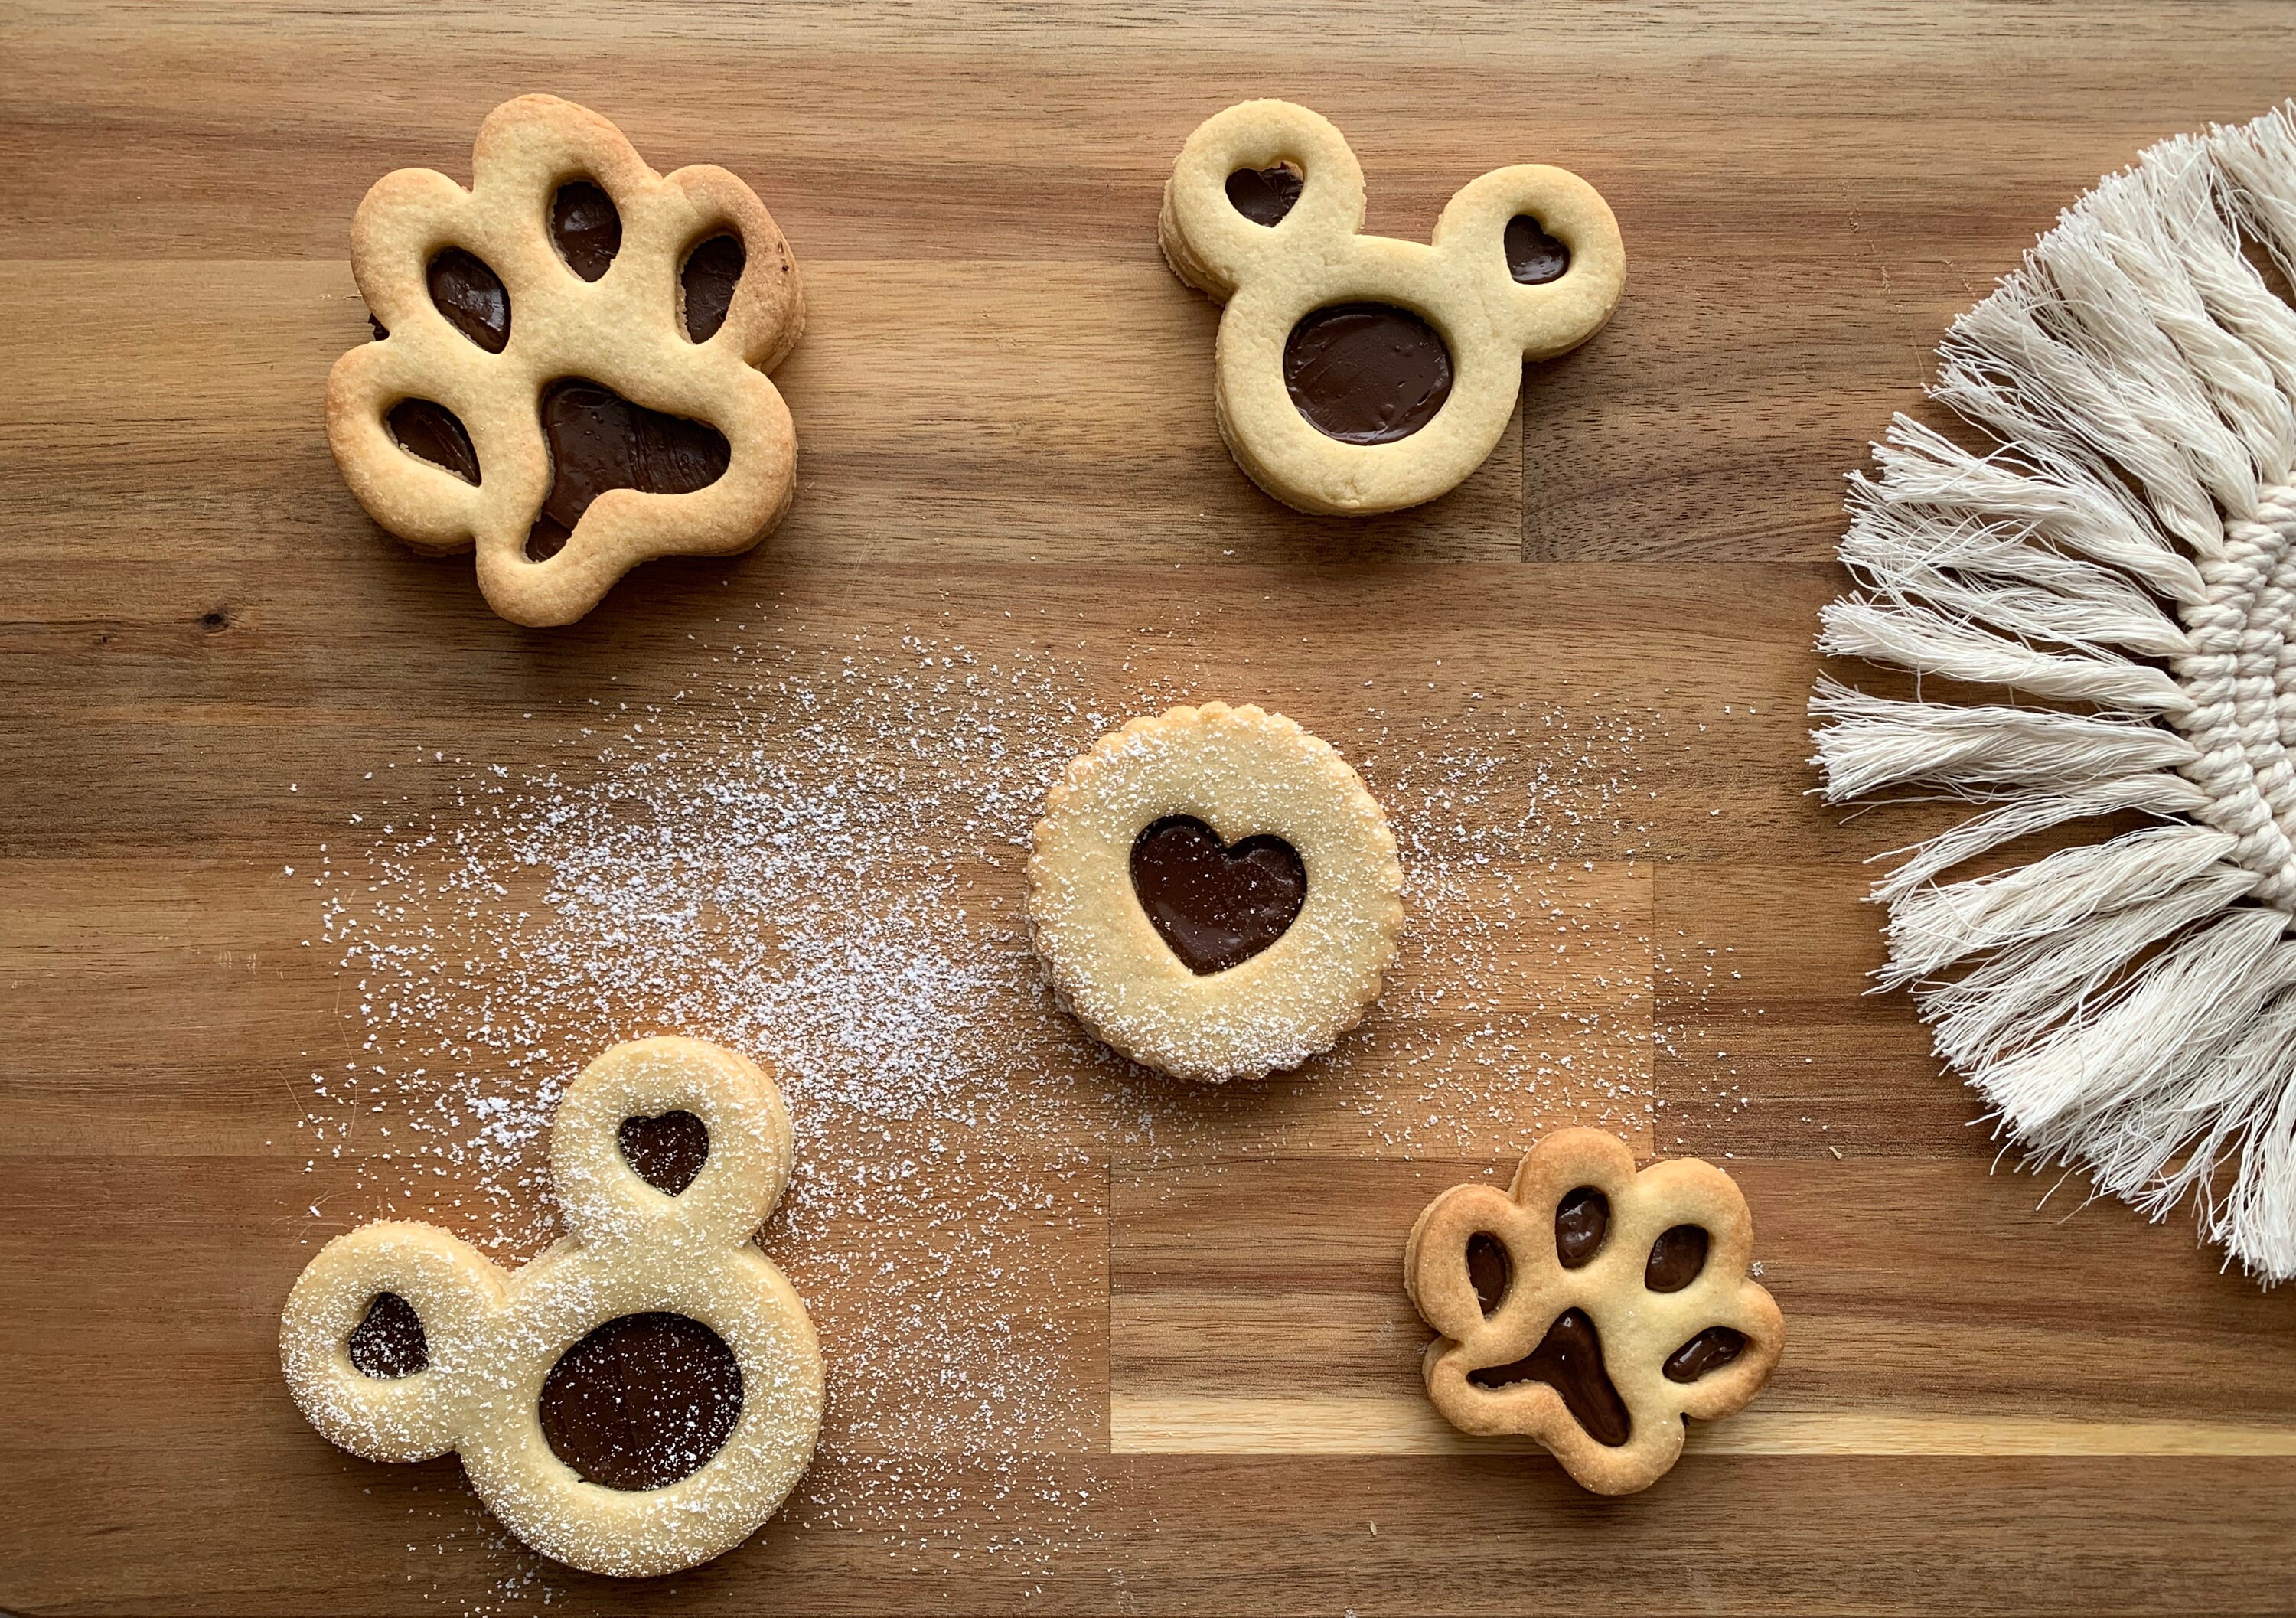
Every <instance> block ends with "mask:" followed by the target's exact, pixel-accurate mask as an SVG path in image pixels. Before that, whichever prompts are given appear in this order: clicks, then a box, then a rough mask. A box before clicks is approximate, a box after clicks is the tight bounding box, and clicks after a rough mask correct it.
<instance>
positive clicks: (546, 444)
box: [327, 95, 805, 625]
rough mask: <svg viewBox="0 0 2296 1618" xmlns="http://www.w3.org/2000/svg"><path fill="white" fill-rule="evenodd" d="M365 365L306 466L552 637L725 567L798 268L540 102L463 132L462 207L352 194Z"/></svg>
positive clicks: (703, 183) (380, 192) (798, 304)
mask: <svg viewBox="0 0 2296 1618" xmlns="http://www.w3.org/2000/svg"><path fill="white" fill-rule="evenodd" d="M351 273H352V274H353V275H356V276H357V279H358V287H359V293H360V295H361V296H362V297H364V298H365V300H366V306H367V308H368V309H369V310H370V311H372V318H373V325H374V333H375V340H374V341H373V342H370V343H364V344H361V345H360V346H359V347H357V348H356V349H351V350H350V351H349V352H348V353H347V354H345V355H344V356H343V357H341V358H340V359H339V360H337V361H336V362H335V366H334V369H333V371H332V373H331V374H329V375H328V378H327V442H328V444H329V446H330V447H331V448H332V449H333V451H334V455H335V464H336V465H338V466H339V467H340V468H341V469H342V474H343V479H344V480H345V481H346V482H348V484H349V485H350V487H351V492H352V493H353V494H355V495H357V497H358V501H359V504H360V505H364V506H365V507H366V509H367V513H368V514H369V515H371V516H372V517H373V518H374V520H375V521H376V522H380V523H381V524H382V526H383V527H385V528H387V529H389V530H390V531H391V532H392V533H394V534H396V535H398V537H399V538H401V539H403V540H405V541H406V543H407V545H409V546H412V547H413V548H414V549H415V550H418V551H422V552H424V553H426V554H446V553H447V552H450V551H460V550H468V549H470V548H471V547H472V546H476V547H477V549H478V567H479V588H480V591H481V592H483V593H484V595H486V598H487V601H488V604H489V605H491V606H492V607H493V608H494V609H495V611H496V612H499V613H501V614H502V615H503V616H504V618H507V619H509V620H512V622H514V623H521V624H534V625H545V624H565V623H571V622H573V621H574V620H576V619H578V618H579V617H581V616H582V615H583V614H584V613H585V612H588V611H589V610H590V609H591V608H592V607H594V606H595V605H596V604H598V601H599V599H600V598H601V597H602V596H603V595H605V593H606V591H607V590H608V589H609V588H611V587H612V585H613V583H614V581H615V580H616V579H619V578H620V577H621V576H622V575H623V574H624V573H626V572H627V571H629V570H630V569H631V568H633V567H635V566H636V565H637V564H638V563H641V562H644V561H647V560H649V559H651V558H652V557H656V556H668V555H696V556H723V555H728V554H732V553H734V552H736V551H743V550H747V549H748V548H749V547H750V546H753V545H755V544H756V543H757V542H758V540H759V539H761V538H764V537H765V536H766V535H767V533H769V532H771V531H772V530H773V528H774V526H775V524H776V523H778V522H780V521H781V520H782V518H783V515H784V514H785V513H787V512H788V510H789V506H790V500H791V496H792V495H793V493H794V492H795V490H796V488H797V434H796V431H795V429H794V428H793V427H792V426H791V423H790V414H789V409H788V407H786V406H785V405H783V402H782V396H781V395H780V393H779V392H777V391H776V390H775V388H774V385H773V383H771V382H767V380H766V378H765V377H764V375H762V374H761V372H763V371H769V370H771V369H772V368H773V367H774V366H775V365H779V364H780V363H781V361H782V357H783V356H784V355H786V354H787V353H788V352H789V350H790V349H791V347H793V346H794V345H795V344H796V342H797V340H798V337H799V333H801V332H803V330H804V329H805V301H804V295H803V292H802V291H801V290H800V288H799V282H798V271H797V260H796V259H795V258H794V257H793V256H792V255H791V252H790V246H789V243H788V242H786V241H784V240H783V237H782V233H781V230H780V228H779V227H778V226H775V223H774V218H773V215H771V214H769V213H767V211H766V207H765V204H764V203H762V202H760V201H758V198H757V194H756V193H754V192H752V191H751V190H750V188H749V187H748V186H747V185H743V184H742V182H741V181H740V180H739V179H737V178H735V177H734V176H733V175H731V174H729V173H727V172H726V170H725V169H723V168H713V167H709V166H707V165H697V166H695V167H693V168H681V169H679V170H677V171H676V173H675V174H670V175H667V176H665V175H660V174H656V173H655V172H654V171H653V170H652V168H648V167H646V165H645V162H644V160H643V159H641V158H640V157H639V156H638V154H637V152H636V149H635V148H634V147H633V146H631V144H630V143H629V142H628V141H627V140H626V139H625V138H623V136H622V132H621V131H620V130H619V129H617V128H615V127H614V126H613V125H611V124H610V123H608V122H607V121H606V120H605V119H603V118H601V117H599V116H598V115H597V114H596V113H594V112H592V111H587V110H586V109H584V108H581V107H578V106H576V105H575V104H574V103H571V102H566V101H561V100H559V99H558V98H557V97H556V96H554V95H521V96H520V97H519V98H518V99H517V100H515V101H511V102H505V103H503V104H502V105H501V106H499V107H497V108H496V109H495V110H494V111H493V112H492V113H490V114H488V118H487V120H486V122H485V123H484V124H482V125H480V128H479V138H478V144H477V147H476V148H475V150H474V152H473V153H472V158H471V189H470V190H468V191H465V190H463V188H462V187H461V186H460V185H456V184H455V182H454V181H452V180H450V179H448V178H447V177H446V176H445V175H443V174H439V173H436V172H434V171H432V170H430V169H428V168H401V169H398V171H396V172H395V173H391V174H387V175H385V176H383V177H382V178H381V179H380V180H378V181H376V182H375V184H374V186H373V189H372V190H370V191H369V192H368V193H366V200H365V201H363V202H361V203H360V204H359V209H358V215H357V218H355V219H354V220H353V221H352V224H351Z"/></svg>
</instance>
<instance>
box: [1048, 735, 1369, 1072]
mask: <svg viewBox="0 0 2296 1618" xmlns="http://www.w3.org/2000/svg"><path fill="white" fill-rule="evenodd" d="M1402 886H1403V868H1402V866H1400V865H1399V864H1398V863H1397V860H1396V856H1395V838H1394V836H1393V835H1392V834H1390V832H1389V830H1388V827H1387V817H1386V816H1385V815H1384V814H1382V812H1381V810H1380V807H1379V805H1378V803H1377V802H1376V801H1374V800H1373V798H1372V795H1371V793H1368V792H1366V791H1365V789H1364V784H1363V780H1362V778H1361V777H1360V776H1357V774H1356V772H1355V770H1354V769H1353V768H1350V767H1349V764H1348V762H1347V760H1344V759H1342V758H1341V757H1340V755H1339V753H1338V752H1337V751H1336V750H1335V749H1333V747H1332V745H1331V744H1330V743H1327V742H1324V741H1321V740H1319V739H1317V738H1316V737H1315V736H1312V735H1308V733H1307V732H1306V731H1304V730H1302V729H1301V728H1300V727H1299V726H1298V725H1296V724H1294V723H1292V721H1291V720H1290V719H1285V718H1284V717H1283V715H1281V714H1273V713H1265V712H1262V711H1261V710H1259V709H1258V708H1255V707H1252V706H1250V705H1249V704H1247V705H1245V706H1243V707H1241V708H1231V707H1229V706H1228V705H1227V704H1226V703H1225V702H1207V703H1205V704H1204V705H1203V706H1202V707H1201V708H1175V709H1173V710H1170V711H1169V712H1168V713H1164V714H1161V715H1159V716H1157V717H1156V718H1153V719H1134V720H1133V721H1132V722H1131V723H1129V724H1128V725H1126V726H1125V727H1123V728H1122V729H1121V730H1119V731H1116V732H1114V733H1113V734H1111V735H1105V736H1103V737H1102V738H1101V739H1100V740H1099V741H1098V742H1097V743H1094V745H1093V749H1092V751H1091V752H1088V753H1086V754H1085V755H1084V756H1083V757H1082V758H1080V759H1078V760H1075V761H1073V762H1072V763H1070V766H1069V767H1068V770H1067V772H1066V773H1065V775H1064V776H1062V779H1061V780H1060V781H1059V782H1057V783H1056V784H1054V787H1053V790H1052V793H1051V795H1050V797H1049V799H1048V801H1046V806H1045V816H1044V818H1043V819H1041V820H1039V821H1038V822H1037V829H1036V836H1035V842H1034V848H1033V850H1032V851H1031V853H1030V855H1029V924H1030V929H1031V932H1033V934H1034V937H1035V940H1036V946H1037V953H1038V954H1039V955H1041V956H1042V957H1044V959H1045V964H1046V969H1047V970H1048V972H1049V973H1050V974H1051V977H1052V981H1053V984H1054V988H1055V989H1056V990H1058V992H1059V994H1060V997H1061V1000H1062V1004H1063V1005H1064V1006H1067V1007H1068V1008H1069V1010H1070V1012H1071V1013H1073V1014H1075V1016H1076V1017H1077V1019H1078V1021H1079V1022H1081V1023H1084V1024H1085V1026H1087V1028H1089V1029H1091V1030H1092V1031H1093V1032H1094V1033H1095V1034H1097V1035H1098V1036H1099V1037H1100V1038H1101V1039H1104V1040H1106V1041H1107V1042H1108V1043H1109V1044H1110V1045H1111V1046H1113V1047H1116V1048H1117V1049H1118V1050H1119V1051H1120V1052H1122V1053H1123V1054H1124V1055H1127V1056H1129V1057H1131V1058H1132V1059H1133V1060H1134V1061H1136V1062H1139V1063H1144V1064H1146V1065H1147V1066H1150V1067H1153V1068H1158V1069H1160V1070H1162V1071H1163V1072H1167V1073H1170V1074H1172V1075H1173V1076H1175V1077H1176V1078H1181V1079H1201V1080H1226V1079H1239V1078H1244V1077H1255V1076H1258V1075H1259V1074H1263V1073H1267V1072H1274V1071H1275V1070H1277V1069H1280V1068H1287V1067H1294V1066H1297V1065H1298V1064H1300V1063H1301V1062H1304V1061H1306V1060H1307V1059H1308V1057H1309V1056H1311V1055H1315V1054H1316V1053H1317V1052H1318V1051H1324V1050H1329V1049H1330V1048H1331V1047H1332V1046H1333V1043H1334V1042H1335V1041H1336V1040H1337V1039H1339V1037H1340V1036H1341V1034H1343V1033H1345V1032H1346V1031H1348V1030H1349V1029H1350V1028H1353V1027H1354V1026H1355V1025H1356V1023H1357V1022H1359V1021H1360V1020H1361V1019H1362V1017H1363V1014H1364V1012H1365V1010H1366V1009H1367V1008H1368V1007H1369V1006H1370V1005H1371V1003H1372V1002H1373V1001H1374V999H1376V998H1379V992H1380V986H1381V981H1382V974H1383V973H1385V972H1386V970H1387V967H1388V965H1389V963H1390V961H1392V960H1393V959H1394V957H1395V940H1396V935H1397V933H1398V931H1399V930H1400V929H1401V927H1402V924H1403V903H1402V900H1401V899H1400V897H1399V895H1400V893H1401V891H1402Z"/></svg>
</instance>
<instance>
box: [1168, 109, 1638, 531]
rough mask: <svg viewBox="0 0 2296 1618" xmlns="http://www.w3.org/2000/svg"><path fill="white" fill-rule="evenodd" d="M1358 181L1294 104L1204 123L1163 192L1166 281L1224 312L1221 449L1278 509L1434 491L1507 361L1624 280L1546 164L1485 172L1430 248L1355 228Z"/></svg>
mask: <svg viewBox="0 0 2296 1618" xmlns="http://www.w3.org/2000/svg"><path fill="white" fill-rule="evenodd" d="M1363 219H1364V181H1363V170H1362V169H1360V168H1357V165H1356V157H1355V153H1354V152H1351V151H1349V149H1348V144H1347V142H1346V141H1345V140H1344V139H1342V138H1341V135H1340V132H1339V131H1338V130H1337V129H1336V128H1334V127H1332V125H1331V124H1330V123H1329V122H1328V121H1327V120H1325V119H1323V118H1322V117H1320V116H1318V115H1317V114H1316V113H1314V112H1310V111H1308V109H1307V108H1305V107H1298V106H1294V105H1292V103H1289V102H1282V101H1253V102H1246V103H1243V104H1242V106H1236V107H1230V108H1229V109H1228V110H1227V111H1225V112H1221V113H1218V114H1215V115H1214V116H1213V117H1211V118H1209V119H1205V120H1204V122H1203V123H1202V124H1201V126H1200V127H1198V128H1197V130H1196V132H1195V133H1194V134H1193V135H1192V136H1189V137H1188V144H1186V146H1185V147H1184V148H1182V150H1181V152H1180V159H1179V161H1178V162H1177V164H1175V165H1174V167H1173V169H1172V177H1171V180H1170V181H1169V183H1168V184H1167V185H1165V187H1164V211H1163V218H1162V221H1161V224H1160V228H1159V235H1160V239H1161V241H1162V244H1163V249H1164V257H1165V259H1166V260H1167V261H1168V262H1169V264H1170V265H1171V267H1172V270H1173V273H1174V274H1176V275H1178V276H1179V277H1180V279H1181V280H1183V281H1185V282H1186V283H1188V284H1189V285H1190V286H1193V287H1195V288H1197V289H1198V290H1200V291H1201V292H1205V293H1208V294H1209V295H1210V297H1211V299H1212V300H1213V301H1214V302H1216V303H1225V304H1226V305H1227V309H1226V313H1225V314H1223V315H1222V316H1220V324H1219V340H1218V353H1217V357H1216V358H1215V361H1214V382H1213V397H1214V398H1215V400H1216V402H1217V406H1218V414H1219V427H1220V435H1221V437H1223V438H1225V439H1226V440H1227V447H1228V448H1229V450H1230V451H1232V452H1233V453H1234V456H1235V459H1236V464H1238V465H1240V466H1242V468H1243V470H1244V472H1246V473H1247V474H1249V475H1250V476H1251V480H1252V481H1253V482H1255V483H1257V484H1259V486H1260V488H1262V489H1266V490H1267V492H1268V493H1269V494H1271V495H1273V496H1275V497H1276V498H1277V499H1279V500H1281V501H1283V503H1284V504H1285V505H1292V506H1297V507H1298V508H1299V509H1300V510H1301V511H1305V512H1318V513H1330V514H1337V515H1349V514H1359V513H1371V512H1385V511H1394V510H1396V509H1397V508H1398V507H1400V506H1406V505H1417V504H1419V503H1420V502H1421V501H1423V500H1431V499H1433V498H1435V497H1437V496H1438V495H1441V494H1446V493H1447V492H1449V491H1450V490H1451V489H1455V488H1456V487H1457V486H1458V484H1459V483H1460V482H1461V481H1462V480H1464V478H1465V477H1466V476H1467V474H1468V473H1470V472H1473V471H1474V470H1475V468H1476V467H1478V466H1480V465H1481V464H1483V460H1484V458H1485V457H1486V456H1488V455H1489V454H1490V452H1491V449H1492V447H1493V446H1495V445H1496V444H1497V442H1498V441H1499V435H1500V433H1502V432H1503V431H1505V429H1506V423H1507V418H1508V417H1509V416H1510V415H1512V414H1513V410H1514V401H1515V398H1516V395H1517V394H1518V393H1520V392H1521V387H1522V362H1523V361H1524V360H1526V359H1551V358H1553V357H1554V356H1556V355H1558V354H1562V353H1564V352H1566V351H1567V350H1569V349H1575V348H1577V347H1578V346H1579V344H1580V343H1582V342H1585V341H1587V339H1588V338H1589V337H1592V336H1593V335H1594V334H1595V333H1596V332H1598V331H1600V330H1601V329H1602V327H1603V322H1605V321H1607V320H1608V319H1610V317H1611V310H1612V309H1614V308H1617V307H1618V302H1619V294H1620V291H1621V290H1622V289H1623V288H1624V287H1625V285H1626V278H1627V255H1626V248H1625V246H1624V244H1623V243H1622V242H1620V239H1619V225H1618V221H1617V220H1616V219H1615V218H1612V217H1611V209H1610V207H1609V205H1608V204H1607V203H1605V202H1604V201H1603V198H1602V195H1601V193H1598V192H1597V191H1596V190H1595V188H1594V187H1593V186H1592V185H1588V184H1587V182H1586V181H1584V180H1582V179H1580V178H1579V177H1578V176H1577V175H1575V174H1571V173H1570V172H1569V171H1568V170H1565V169H1562V168H1546V167H1543V166H1541V165H1538V164H1524V165H1521V166H1519V167H1516V168H1497V169H1494V170H1492V171H1491V172H1490V173H1488V174H1487V175H1485V176H1483V177H1481V178H1480V179H1479V180H1475V181H1472V182H1471V183H1470V184H1469V185H1467V186H1465V187H1464V189H1463V190H1461V191H1460V192H1459V193H1458V194H1456V196H1454V197H1453V198H1452V199H1451V201H1450V202H1449V204H1448V205H1447V206H1446V207H1445V208H1444V209H1443V217H1442V218H1441V219H1439V221H1437V223H1436V226H1435V241H1434V245H1433V246H1431V247H1428V246H1423V245H1422V244H1420V243H1419V242H1398V241H1395V240H1391V239H1390V238H1389V237H1385V236H1366V235H1364V234H1361V231H1362V228H1363Z"/></svg>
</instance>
